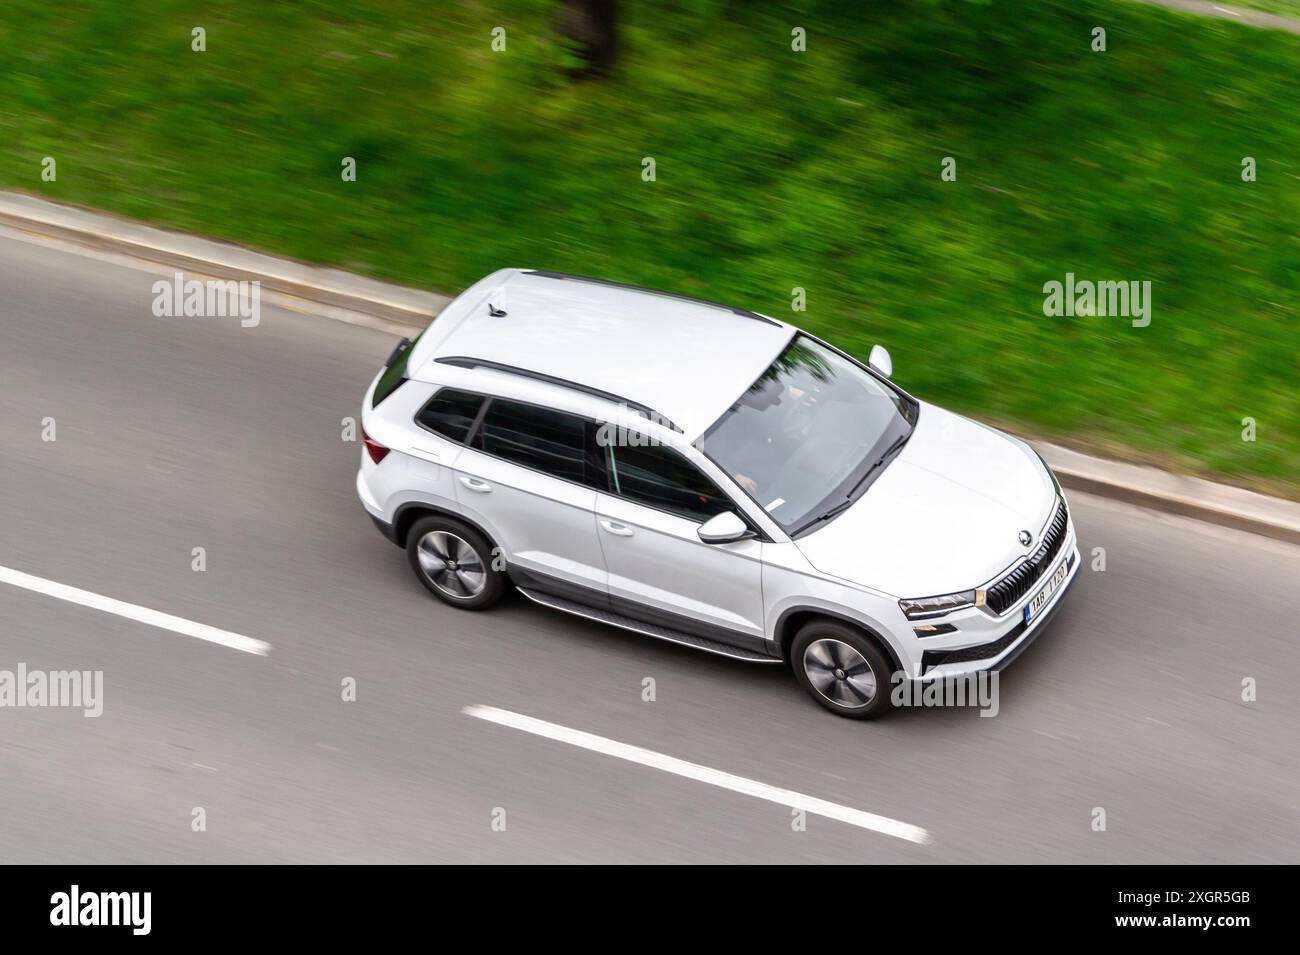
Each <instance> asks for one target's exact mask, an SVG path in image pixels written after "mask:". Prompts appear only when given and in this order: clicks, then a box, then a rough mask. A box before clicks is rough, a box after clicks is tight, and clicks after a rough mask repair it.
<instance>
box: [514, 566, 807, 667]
mask: <svg viewBox="0 0 1300 955" xmlns="http://www.w3.org/2000/svg"><path fill="white" fill-rule="evenodd" d="M516 587H517V588H518V590H519V592H520V593H521V594H523V595H524V596H525V597H527V598H528V599H529V600H531V601H533V603H537V604H541V605H542V606H543V607H550V608H551V609H552V610H562V611H564V612H565V613H571V614H573V615H574V616H577V617H586V618H587V619H588V620H595V621H598V622H599V623H606V624H609V625H610V626H613V627H618V628H620V629H622V630H631V631H632V632H633V633H640V634H644V635H645V636H647V637H654V638H655V639H657V640H666V641H668V642H669V643H678V644H681V645H682V646H685V647H694V648H695V649H696V650H704V651H705V652H706V653H716V654H717V655H718V656H722V657H729V658H730V659H732V660H744V661H745V662H746V663H781V662H783V661H782V660H781V658H780V657H772V656H768V655H767V654H765V653H755V652H754V651H752V650H742V649H741V648H740V647H733V646H729V645H728V644H725V643H718V642H717V641H716V640H709V639H708V638H706V637H697V636H693V635H692V634H689V633H682V632H681V631H680V630H670V629H669V628H667V627H661V626H658V625H656V624H652V623H642V622H641V621H640V620H633V619H632V618H631V617H625V616H623V615H622V614H619V613H615V612H614V611H612V610H603V609H600V608H597V607H589V606H587V605H585V604H580V603H576V602H575V601H572V600H566V599H564V598H563V597H556V596H553V595H551V594H541V593H537V592H536V591H533V590H529V589H528V588H526V587H519V586H518V585H517V584H516Z"/></svg>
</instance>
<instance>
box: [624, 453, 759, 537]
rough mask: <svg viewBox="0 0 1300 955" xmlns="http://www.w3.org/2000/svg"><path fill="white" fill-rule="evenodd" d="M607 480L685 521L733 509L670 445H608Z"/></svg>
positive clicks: (628, 495)
mask: <svg viewBox="0 0 1300 955" xmlns="http://www.w3.org/2000/svg"><path fill="white" fill-rule="evenodd" d="M610 457H611V470H610V483H611V484H612V485H613V486H614V492H615V493H616V494H619V495H621V496H622V497H625V498H627V499H628V500H630V501H636V502H637V503H639V504H647V505H649V506H650V507H657V508H659V509H660V510H663V511H669V512H671V513H673V514H676V515H678V516H680V517H685V518H686V519H687V520H692V521H699V522H700V523H703V522H705V521H707V520H708V519H709V518H710V517H713V516H714V515H715V514H718V513H721V512H722V511H729V510H733V509H734V505H733V504H732V503H731V500H730V499H729V498H728V497H727V496H726V495H725V494H723V493H722V492H721V491H720V490H718V487H717V485H716V484H714V483H713V482H712V481H710V480H709V479H708V478H707V477H705V476H704V475H703V474H701V473H700V471H699V469H698V468H696V467H695V465H693V464H691V462H689V461H687V460H686V459H685V458H684V457H682V456H681V455H680V454H678V453H677V452H676V451H674V450H672V449H671V448H665V447H663V446H654V445H647V446H645V447H631V446H626V445H624V446H618V447H612V448H610Z"/></svg>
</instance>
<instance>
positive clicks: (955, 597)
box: [898, 590, 983, 620]
mask: <svg viewBox="0 0 1300 955" xmlns="http://www.w3.org/2000/svg"><path fill="white" fill-rule="evenodd" d="M977 596H983V595H982V594H977V592H976V591H974V590H963V591H962V592H961V593H959V594H943V595H941V596H938V597H917V598H916V599H915V600H900V601H899V602H898V606H899V609H900V610H902V611H903V613H904V614H906V615H907V619H908V620H928V619H929V618H930V617H942V616H943V615H944V614H946V613H952V612H953V611H954V610H965V609H966V608H967V607H974V606H975V605H976V598H977Z"/></svg>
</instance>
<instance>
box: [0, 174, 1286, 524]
mask: <svg viewBox="0 0 1300 955" xmlns="http://www.w3.org/2000/svg"><path fill="white" fill-rule="evenodd" d="M0 225H4V226H8V227H9V228H11V229H15V230H18V231H20V232H25V233H28V234H31V235H35V236H40V237H43V238H50V239H58V240H62V241H65V242H71V243H73V244H76V245H79V246H83V247H89V248H93V249H100V250H106V251H109V252H113V253H116V254H120V255H125V256H129V257H131V258H135V259H142V260H144V261H146V262H151V263H155V264H158V265H164V266H168V267H172V268H177V269H185V270H189V271H192V272H195V273H198V274H202V275H208V276H213V277H216V278H229V279H234V280H237V281H238V280H248V281H258V282H261V283H262V286H263V288H265V289H270V290H272V291H276V292H280V293H282V294H285V295H290V296H293V297H295V298H298V299H301V300H303V301H306V302H309V303H312V304H314V305H317V306H320V307H321V309H320V313H321V314H322V315H323V317H329V318H335V317H338V315H337V312H338V310H343V311H344V312H350V313H356V314H358V315H362V316H371V317H374V318H378V319H381V320H382V321H385V322H391V323H396V324H397V325H398V326H399V327H402V328H410V329H419V328H423V327H424V326H425V325H427V324H428V323H429V322H430V321H432V320H433V318H434V316H436V315H437V314H438V312H439V311H441V310H442V308H443V306H445V305H446V304H447V303H448V302H449V301H451V298H450V297H448V296H445V295H436V294H434V293H432V292H425V291H421V290H419V289H412V288H407V287H405V286H401V285H392V284H389V283H386V282H379V281H376V280H374V279H368V278H363V277H361V276H357V275H351V274H349V273H347V272H342V271H339V270H337V269H325V268H319V267H317V266H312V265H305V264H303V263H299V262H293V261H290V260H287V259H280V258H275V257H274V256H269V255H264V254H262V253H260V252H253V251H252V250H249V249H244V248H241V247H239V246H235V245H230V244H227V243H223V242H214V241H212V240H210V239H202V238H198V237H195V236H190V235H185V234H183V233H177V232H167V231H164V230H162V229H155V228H153V227H151V226H145V225H140V224H139V223H135V222H130V221H127V220H124V219H117V218H114V217H112V216H108V215H103V214H100V213H96V212H90V211H87V210H84V209H77V208H72V207H69V206H63V205H59V204H57V203H53V202H48V201H46V200H44V199H37V198H35V197H32V196H25V195H21V194H18V193H11V192H0ZM390 330H391V329H390ZM1035 445H1036V446H1037V447H1038V449H1039V451H1040V452H1041V453H1042V455H1043V457H1044V458H1046V459H1047V462H1048V463H1049V464H1050V465H1051V466H1052V469H1053V470H1054V471H1056V473H1057V476H1058V477H1059V478H1060V480H1061V483H1062V484H1063V485H1064V486H1065V487H1067V488H1071V489H1073V490H1079V491H1084V492H1086V493H1089V494H1096V495H1098V496H1100V497H1106V498H1110V499H1112V500H1117V501H1125V502H1127V503H1130V504H1137V505H1140V506H1142V507H1147V508H1151V509H1153V510H1157V511H1164V512H1167V513H1170V514H1179V515H1182V516H1185V517H1194V518H1197V519H1198V520H1202V521H1207V522H1209V523H1211V524H1219V525H1221V526H1224V527H1232V528H1236V529H1238V530H1243V531H1248V532H1250V533H1253V534H1259V535H1262V536H1265V537H1271V538H1274V539H1275V540H1281V541H1287V542H1290V543H1293V544H1300V503H1297V502H1294V501H1287V500H1284V499H1281V498H1275V497H1268V496H1267V495H1264V494H1256V493H1254V492H1253V491H1245V490H1242V489H1240V488H1235V487H1229V486H1227V485H1223V484H1215V483H1214V482H1212V481H1206V480H1203V479H1201V478H1195V477H1189V476H1186V475H1180V474H1172V473H1170V472H1168V471H1161V470H1159V469H1158V468H1152V467H1144V466H1140V465H1134V464H1125V463H1122V462H1119V461H1109V460H1106V459H1103V458H1096V457H1092V456H1090V455H1086V454H1081V453H1079V452H1077V451H1071V450H1069V449H1068V448H1063V447H1059V446H1057V445H1053V444H1044V443H1041V442H1035Z"/></svg>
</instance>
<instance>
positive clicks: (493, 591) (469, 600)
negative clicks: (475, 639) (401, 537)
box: [406, 516, 506, 610]
mask: <svg viewBox="0 0 1300 955" xmlns="http://www.w3.org/2000/svg"><path fill="white" fill-rule="evenodd" d="M406 557H407V560H408V561H410V564H411V569H412V570H414V571H415V576H416V577H418V578H420V583H422V584H424V586H425V587H427V588H429V590H430V591H431V592H432V593H433V595H434V596H435V597H437V598H438V599H439V600H441V601H443V602H445V603H449V604H451V605H452V606H453V607H460V608H461V609H463V610H482V609H484V608H486V607H490V606H492V604H494V603H496V602H497V601H498V600H500V599H501V595H502V594H504V593H505V591H506V580H505V577H506V575H505V572H504V571H501V570H496V569H494V568H493V566H492V565H493V558H492V545H491V544H490V543H489V542H488V540H487V538H485V537H484V536H483V535H482V534H480V533H479V532H478V531H476V530H474V529H473V528H471V527H468V526H466V525H464V524H462V523H461V522H460V521H456V520H452V519H451V518H449V517H439V516H430V517H423V518H421V519H420V520H418V521H416V522H415V524H414V526H412V527H411V530H410V533H408V534H407V537H406Z"/></svg>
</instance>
